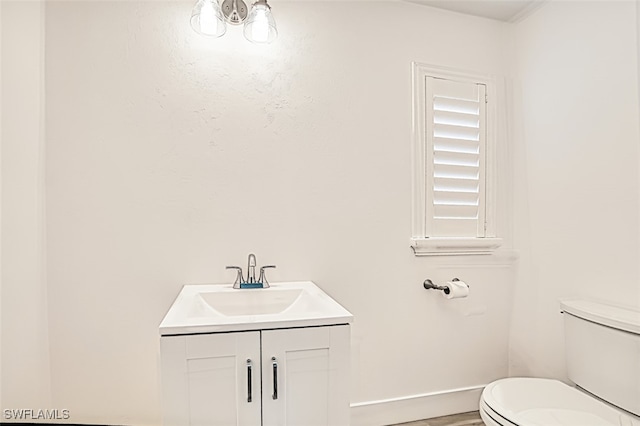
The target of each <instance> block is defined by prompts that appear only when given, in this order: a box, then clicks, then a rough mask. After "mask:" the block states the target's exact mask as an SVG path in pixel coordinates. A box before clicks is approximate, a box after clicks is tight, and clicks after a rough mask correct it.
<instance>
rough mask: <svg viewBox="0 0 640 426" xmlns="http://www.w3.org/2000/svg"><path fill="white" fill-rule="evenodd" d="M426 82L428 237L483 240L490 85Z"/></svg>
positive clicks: (446, 81)
mask: <svg viewBox="0 0 640 426" xmlns="http://www.w3.org/2000/svg"><path fill="white" fill-rule="evenodd" d="M425 78H426V81H425V88H426V102H425V115H426V123H425V132H426V135H425V142H426V143H425V145H426V146H425V157H426V167H425V169H426V176H425V184H426V188H425V189H426V194H425V195H426V199H425V202H426V206H425V213H426V214H425V220H426V223H425V231H426V236H428V237H484V236H485V175H486V172H485V168H486V166H485V155H486V154H485V152H486V133H487V126H486V100H485V99H486V98H485V94H486V86H485V85H484V84H478V83H470V82H461V81H453V80H447V79H442V78H435V77H429V76H427V77H425Z"/></svg>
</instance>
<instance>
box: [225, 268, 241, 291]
mask: <svg viewBox="0 0 640 426" xmlns="http://www.w3.org/2000/svg"><path fill="white" fill-rule="evenodd" d="M225 269H235V270H236V271H238V274H237V275H236V280H235V282H234V283H233V288H240V284H244V278H243V276H242V268H241V267H239V266H227V267H226V268H225Z"/></svg>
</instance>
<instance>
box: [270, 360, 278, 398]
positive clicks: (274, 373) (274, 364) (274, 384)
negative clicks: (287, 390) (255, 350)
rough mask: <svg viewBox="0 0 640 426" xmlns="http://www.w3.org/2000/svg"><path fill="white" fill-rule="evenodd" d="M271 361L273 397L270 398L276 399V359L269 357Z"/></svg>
mask: <svg viewBox="0 0 640 426" xmlns="http://www.w3.org/2000/svg"><path fill="white" fill-rule="evenodd" d="M271 361H272V362H273V395H271V398H273V399H278V361H276V357H275V356H273V357H271Z"/></svg>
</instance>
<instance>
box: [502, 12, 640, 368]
mask: <svg viewBox="0 0 640 426" xmlns="http://www.w3.org/2000/svg"><path fill="white" fill-rule="evenodd" d="M635 8H636V5H635V2H633V1H626V2H615V1H601V2H554V1H552V2H548V3H547V4H546V5H545V6H544V7H542V8H541V9H539V10H538V11H537V12H536V13H535V14H534V15H533V16H531V17H529V18H528V19H526V20H525V21H524V22H522V23H520V24H518V25H517V26H516V45H517V52H518V55H517V71H516V72H517V75H518V77H519V84H518V85H516V87H518V90H517V93H516V95H515V99H516V102H515V104H516V106H517V110H518V114H517V118H518V120H516V134H517V137H516V138H515V141H514V142H515V144H514V147H515V148H514V152H515V158H516V163H515V169H516V170H517V174H516V179H515V182H516V184H515V185H516V186H515V189H516V190H515V191H514V193H515V194H516V210H515V214H514V217H515V218H516V233H515V236H516V238H515V242H514V244H515V245H516V246H517V247H518V248H520V250H521V257H520V266H519V271H518V279H517V285H516V288H515V293H514V305H513V314H512V326H511V338H510V364H511V365H510V367H511V373H512V374H514V375H530V374H531V375H541V376H551V377H559V378H565V375H566V372H565V368H564V352H563V347H562V342H563V340H562V339H563V330H562V319H561V315H560V313H559V305H558V300H559V299H561V298H565V297H590V298H595V299H600V300H604V301H608V302H612V303H617V304H620V305H624V306H630V307H635V308H638V307H640V286H639V285H638V278H639V276H638V275H639V274H638V257H639V254H640V253H639V245H638V243H639V239H638V235H639V234H638V232H639V226H638V223H639V218H640V211H639V204H638V199H639V194H640V188H639V185H638V154H639V152H638V140H640V135H639V129H640V123H639V118H638V116H639V109H638V86H637V85H638V67H637V59H638V49H637V25H638V24H637V19H636V10H635Z"/></svg>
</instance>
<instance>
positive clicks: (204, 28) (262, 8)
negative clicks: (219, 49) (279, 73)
mask: <svg viewBox="0 0 640 426" xmlns="http://www.w3.org/2000/svg"><path fill="white" fill-rule="evenodd" d="M227 23H229V24H231V25H240V24H242V23H244V36H245V37H246V38H247V40H249V41H252V42H254V43H271V42H272V41H273V40H275V39H276V37H277V35H278V30H277V28H276V21H275V20H274V19H273V14H272V13H271V7H269V5H268V4H267V0H257V1H256V2H255V3H253V4H252V5H251V11H250V12H249V11H248V8H247V4H246V3H245V2H244V1H243V0H222V4H220V3H218V0H198V2H197V3H196V5H195V6H194V7H193V12H192V13H191V27H192V28H193V29H194V31H195V32H197V33H198V34H201V35H205V36H211V37H220V36H222V35H223V34H224V33H225V32H226V30H227V26H226V24H227Z"/></svg>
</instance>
